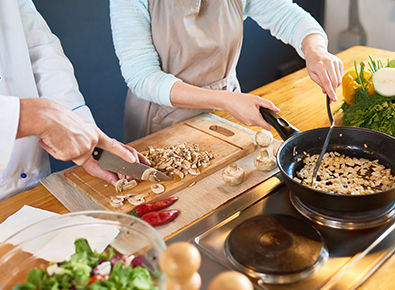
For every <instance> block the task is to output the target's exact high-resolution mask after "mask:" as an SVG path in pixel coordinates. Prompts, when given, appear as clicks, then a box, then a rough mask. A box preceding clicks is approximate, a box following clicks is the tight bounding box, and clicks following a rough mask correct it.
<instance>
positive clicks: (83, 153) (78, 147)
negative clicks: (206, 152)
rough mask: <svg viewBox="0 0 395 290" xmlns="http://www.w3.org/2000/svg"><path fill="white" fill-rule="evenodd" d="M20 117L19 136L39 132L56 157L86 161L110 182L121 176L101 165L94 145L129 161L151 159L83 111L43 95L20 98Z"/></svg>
mask: <svg viewBox="0 0 395 290" xmlns="http://www.w3.org/2000/svg"><path fill="white" fill-rule="evenodd" d="M20 103H21V105H20V118H19V127H18V133H17V138H22V137H26V136H31V135H37V136H40V140H39V143H40V145H41V147H43V148H44V149H45V150H46V151H47V152H48V153H49V154H51V155H52V156H53V157H54V158H56V159H59V160H63V161H67V160H72V161H73V162H74V163H76V164H77V165H85V164H86V165H85V166H84V168H85V169H87V171H88V172H89V173H90V174H92V175H94V176H97V177H100V178H102V179H104V180H106V181H108V182H110V183H115V182H116V180H118V178H117V176H116V174H114V173H112V172H108V171H106V170H103V169H100V167H99V165H98V164H97V162H95V161H94V160H93V158H92V156H91V154H92V151H93V149H94V148H95V147H100V148H102V149H105V150H108V151H110V152H112V153H114V154H116V155H118V156H119V157H121V158H123V159H124V160H126V161H128V162H136V161H137V162H142V163H144V164H147V165H150V163H149V161H148V160H147V159H146V158H145V157H144V156H143V155H142V154H140V153H139V152H137V151H136V150H135V149H134V148H131V147H129V146H126V145H124V144H122V143H120V142H118V141H117V140H115V139H112V138H110V137H108V136H107V135H106V134H104V133H103V132H102V131H101V130H100V129H99V128H98V127H97V126H96V125H95V124H94V123H92V122H90V121H88V120H87V119H85V118H84V117H82V116H81V115H79V114H77V113H75V112H73V111H71V110H69V109H67V108H65V107H63V106H60V105H58V104H56V103H55V102H52V101H50V100H48V99H44V98H33V99H22V100H20Z"/></svg>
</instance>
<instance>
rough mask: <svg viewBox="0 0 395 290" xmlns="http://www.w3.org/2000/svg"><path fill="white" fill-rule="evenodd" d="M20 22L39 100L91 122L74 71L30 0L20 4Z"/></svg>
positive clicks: (57, 40) (56, 39)
mask: <svg viewBox="0 0 395 290" xmlns="http://www.w3.org/2000/svg"><path fill="white" fill-rule="evenodd" d="M20 2H22V3H21V4H20V7H19V8H20V12H21V19H22V21H23V28H24V32H25V37H26V42H27V45H28V48H29V54H30V59H31V63H32V69H33V73H34V77H35V80H36V85H37V90H38V94H39V96H40V97H43V98H48V99H50V100H52V101H54V102H57V103H59V104H61V105H62V106H64V107H67V108H69V109H71V110H74V111H77V112H78V113H80V114H81V115H83V116H84V117H86V118H88V120H90V121H92V122H94V120H93V117H92V114H91V112H90V110H89V108H88V107H87V106H86V105H85V100H84V98H83V96H82V95H81V93H80V91H79V88H78V84H77V80H76V78H75V76H74V68H73V66H72V65H71V63H70V61H69V59H68V58H67V57H66V56H65V54H64V52H63V49H62V47H61V44H60V41H59V39H58V38H57V37H56V36H55V35H54V34H53V33H52V32H51V30H50V28H49V27H48V25H47V24H46V22H45V20H44V19H43V18H42V16H41V15H40V14H39V13H38V11H37V10H36V8H35V6H34V4H33V3H32V2H31V0H28V1H20Z"/></svg>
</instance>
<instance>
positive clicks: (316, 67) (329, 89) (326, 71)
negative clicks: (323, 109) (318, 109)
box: [306, 52, 343, 102]
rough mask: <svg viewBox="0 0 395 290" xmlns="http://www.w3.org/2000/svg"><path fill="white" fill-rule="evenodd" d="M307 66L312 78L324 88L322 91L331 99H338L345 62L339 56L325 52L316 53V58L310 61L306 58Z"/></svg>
mask: <svg viewBox="0 0 395 290" xmlns="http://www.w3.org/2000/svg"><path fill="white" fill-rule="evenodd" d="M306 67H307V71H308V73H309V75H310V78H311V79H312V80H313V81H314V82H315V83H317V84H318V85H319V86H320V87H321V88H322V92H323V93H324V94H327V95H328V96H329V98H330V99H331V101H333V102H334V101H337V96H336V90H337V88H338V87H339V86H340V84H341V80H342V76H343V62H342V61H341V60H340V59H339V58H338V57H336V56H334V55H332V54H330V53H328V52H325V53H322V54H321V55H316V58H315V59H314V60H311V61H310V62H309V63H307V60H306Z"/></svg>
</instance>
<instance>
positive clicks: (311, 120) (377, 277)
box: [0, 46, 395, 290]
mask: <svg viewBox="0 0 395 290" xmlns="http://www.w3.org/2000/svg"><path fill="white" fill-rule="evenodd" d="M369 55H371V56H372V57H373V58H374V59H381V60H382V61H386V60H387V59H388V58H389V59H392V58H394V57H395V52H393V51H388V50H381V49H376V48H372V47H363V46H355V47H352V48H350V49H347V50H345V51H342V52H340V53H338V54H337V56H338V57H339V58H340V59H341V60H342V61H343V63H344V71H345V72H346V71H348V70H350V69H352V68H353V66H354V61H357V62H361V61H368V60H369ZM262 69H264V68H262ZM251 94H254V95H259V96H262V97H263V98H265V99H268V100H271V101H273V102H274V103H275V104H276V106H277V107H279V108H280V110H281V111H280V114H281V115H282V116H283V117H284V118H285V119H286V120H288V121H289V122H290V123H291V124H292V125H294V126H296V127H297V128H298V129H299V130H301V131H305V130H309V129H313V128H318V127H322V126H328V125H329V120H328V117H327V115H326V107H325V95H324V94H323V93H322V91H321V89H320V87H319V86H318V85H317V84H315V83H314V82H313V81H312V80H311V79H310V78H309V76H308V73H307V70H306V69H301V70H299V71H297V72H295V73H293V74H290V75H288V76H286V77H283V78H281V79H279V80H277V81H274V82H272V83H269V84H267V85H264V86H262V87H261V88H258V89H256V90H254V91H252V92H251ZM337 96H338V99H339V101H337V102H335V103H332V109H333V110H336V109H337V108H339V107H340V106H341V101H342V93H341V87H339V88H338V90H337ZM215 114H216V115H219V116H221V117H224V118H225V119H228V120H230V121H233V122H235V123H237V124H240V123H239V122H238V121H236V120H235V119H234V118H233V117H232V116H231V115H229V114H228V113H226V112H223V111H218V112H215ZM335 117H336V118H337V119H339V115H337V116H335ZM249 129H252V130H254V131H258V130H260V128H258V127H249ZM272 133H273V135H274V136H275V138H276V139H278V140H280V137H279V136H278V134H277V133H276V132H275V131H274V130H272ZM24 204H27V205H31V206H34V207H37V208H41V209H45V210H49V211H52V212H57V213H61V214H62V213H66V212H68V210H67V209H66V208H65V207H64V206H63V205H62V204H61V203H60V202H59V201H58V200H57V199H56V198H55V197H54V196H53V195H52V194H51V193H50V192H49V191H48V190H46V188H45V187H44V186H42V185H39V186H37V187H34V188H32V189H30V190H27V191H25V192H22V193H20V194H18V195H16V196H13V197H11V198H8V199H6V200H4V201H1V202H0V222H2V221H4V220H5V219H6V218H7V217H8V216H10V215H12V214H14V213H15V212H16V211H18V210H19V209H20V208H21V207H22V206H23V205H24ZM358 289H359V290H384V289H385V290H389V289H395V256H394V255H393V256H392V257H391V258H390V259H389V260H387V261H386V262H385V263H384V265H383V266H381V267H380V268H379V269H378V270H377V271H376V272H375V273H374V274H373V275H372V276H371V277H370V278H369V279H368V280H367V281H366V282H365V283H364V284H363V285H362V286H361V287H359V288H358Z"/></svg>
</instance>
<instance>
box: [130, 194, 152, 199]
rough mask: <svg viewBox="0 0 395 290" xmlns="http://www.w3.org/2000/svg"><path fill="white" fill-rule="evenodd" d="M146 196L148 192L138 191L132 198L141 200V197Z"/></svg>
mask: <svg viewBox="0 0 395 290" xmlns="http://www.w3.org/2000/svg"><path fill="white" fill-rule="evenodd" d="M147 196H149V193H140V194H138V195H135V196H133V198H134V199H135V200H142V199H144V198H146V197H147Z"/></svg>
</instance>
